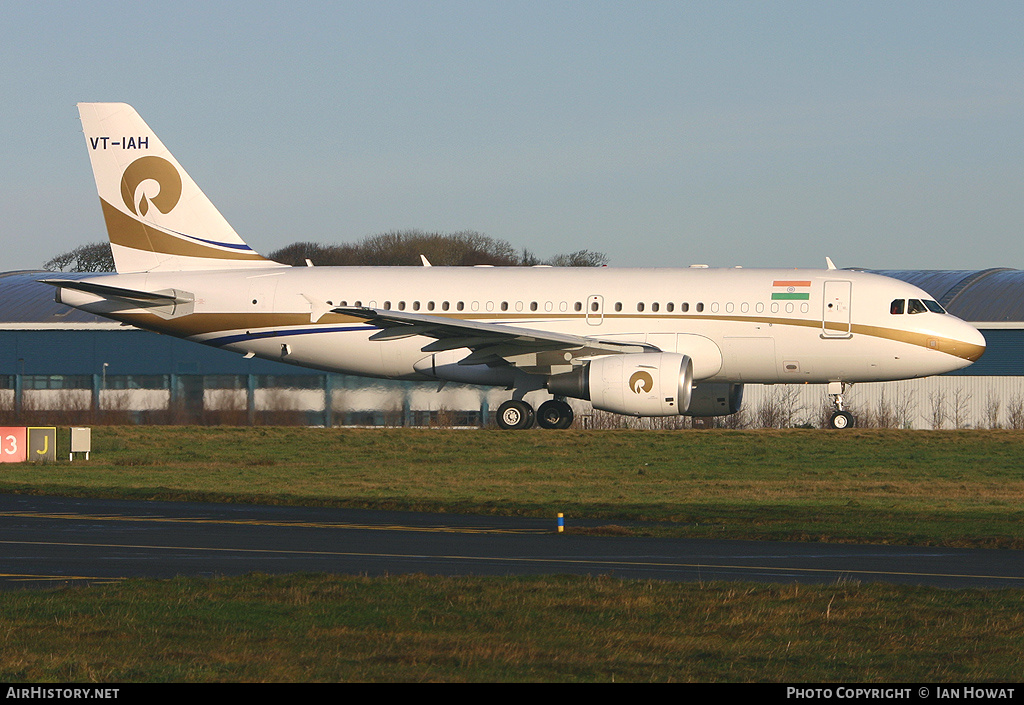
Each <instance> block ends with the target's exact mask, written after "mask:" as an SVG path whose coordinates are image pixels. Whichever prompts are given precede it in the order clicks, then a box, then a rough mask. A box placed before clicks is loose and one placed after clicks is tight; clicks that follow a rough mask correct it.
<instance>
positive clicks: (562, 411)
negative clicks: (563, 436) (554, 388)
mask: <svg viewBox="0 0 1024 705" xmlns="http://www.w3.org/2000/svg"><path fill="white" fill-rule="evenodd" d="M573 418H575V415H574V414H573V411H572V407H571V406H569V405H568V404H567V403H566V402H564V401H559V400H558V399H548V400H547V401H546V402H544V403H543V404H541V405H540V408H538V409H537V423H538V424H539V425H540V427H541V428H558V429H561V428H569V427H570V426H572V420H573Z"/></svg>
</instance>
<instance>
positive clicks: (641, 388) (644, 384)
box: [629, 370, 654, 394]
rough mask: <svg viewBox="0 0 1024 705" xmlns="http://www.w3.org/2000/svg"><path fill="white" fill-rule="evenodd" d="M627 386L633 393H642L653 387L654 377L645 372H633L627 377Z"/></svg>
mask: <svg viewBox="0 0 1024 705" xmlns="http://www.w3.org/2000/svg"><path fill="white" fill-rule="evenodd" d="M629 388H630V389H632V390H633V393H634V394H643V393H645V392H649V391H651V390H652V389H654V378H653V377H651V375H650V374H649V373H647V372H644V371H643V370H640V371H639V372H634V373H633V375H632V376H631V377H630V378H629Z"/></svg>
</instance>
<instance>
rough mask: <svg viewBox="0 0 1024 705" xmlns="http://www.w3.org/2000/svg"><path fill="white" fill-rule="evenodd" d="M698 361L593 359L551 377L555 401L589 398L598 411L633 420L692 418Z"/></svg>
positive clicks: (672, 356)
mask: <svg viewBox="0 0 1024 705" xmlns="http://www.w3.org/2000/svg"><path fill="white" fill-rule="evenodd" d="M692 387H693V362H692V361H691V360H690V357H689V356H688V355H680V354H679V353H631V354H628V355H608V356H607V357H599V358H597V359H594V360H591V361H590V362H588V363H587V364H585V365H583V366H582V367H578V368H577V369H575V370H573V371H572V372H565V373H562V374H558V375H551V376H550V377H548V381H547V388H548V391H549V392H551V393H552V394H554V395H555V396H563V397H572V398H573V399H586V400H588V401H590V403H591V404H593V405H594V408H595V409H601V410H603V411H612V412H614V413H616V414H629V415H632V416H676V415H679V414H685V413H687V409H688V408H689V406H690V394H691V388H692Z"/></svg>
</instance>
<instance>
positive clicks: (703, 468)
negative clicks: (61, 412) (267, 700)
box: [0, 427, 1024, 683]
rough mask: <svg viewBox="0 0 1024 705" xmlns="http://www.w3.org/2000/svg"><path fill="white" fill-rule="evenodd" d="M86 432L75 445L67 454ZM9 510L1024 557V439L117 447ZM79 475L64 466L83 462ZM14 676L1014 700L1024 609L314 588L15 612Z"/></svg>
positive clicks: (382, 438)
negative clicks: (478, 523) (330, 518)
mask: <svg viewBox="0 0 1024 705" xmlns="http://www.w3.org/2000/svg"><path fill="white" fill-rule="evenodd" d="M65 433H66V432H65ZM93 438H94V443H93V445H94V453H93V456H92V459H91V460H90V461H88V462H84V461H75V462H74V463H67V462H66V461H65V462H60V463H57V464H55V465H46V466H27V465H16V466H15V465H11V466H0V468H2V470H0V491H7V492H9V491H18V492H37V493H53V494H66V495H68V494H79V495H102V496H108V497H133V498H140V497H152V498H160V499H193V500H219V501H229V502H265V503H291V504H308V505H314V504H318V505H331V506H340V505H345V506H360V507H382V508H383V507H387V508H399V509H417V510H430V511H448V512H454V511H458V512H483V513H501V514H529V515H539V516H554V513H555V512H559V511H562V512H565V513H566V514H567V516H568V517H569V518H570V521H569V526H570V530H572V519H573V518H587V519H594V520H598V521H599V522H606V523H608V524H622V525H630V526H632V524H631V522H643V524H642V525H640V526H639V527H634V528H633V530H634V531H644V532H652V533H663V534H674V535H684V536H709V535H713V536H716V537H730V538H788V539H800V540H830V541H873V542H891V543H905V544H932V545H935V544H943V545H957V546H986V547H1016V548H1021V547H1022V546H1024V521H1022V519H1024V511H1022V509H1024V508H1022V503H1024V470H1022V466H1024V463H1021V458H1022V457H1024V454H1022V451H1024V433H1020V432H1011V431H958V432H952V431H950V432H906V431H899V432H897V431H866V430H865V431H851V432H845V433H825V432H821V431H750V432H736V431H684V432H643V431H641V432H637V431H601V432H591V433H587V432H558V433H556V432H522V433H507V432H491V431H444V430H436V431H434V430H401V429H395V430H355V429H353V430H337V429H335V430H330V429H300V428H223V427H211V428H168V427H159V428H154V427H97V428H95V429H94V431H93ZM64 457H65V458H66V453H65V455H64ZM0 625H2V626H3V629H0V679H3V680H5V681H7V682H42V681H59V682H90V681H91V682H151V681H228V682H240V681H291V682H296V681H338V680H345V681H470V682H473V681H477V682H479V681H502V682H516V681H535V682H536V681H544V682H555V681H559V682H564V681H588V682H594V681H603V682H609V681H631V682H636V681H679V682H682V681H700V682H709V681H764V682H771V681H776V682H833V683H838V682H846V683H855V682H856V683H868V682H887V683H894V682H929V683H932V682H983V681H984V682H995V681H1004V682H1014V681H1019V679H1020V673H1021V671H1022V665H1024V591H1022V590H962V591H952V590H940V589H932V588H915V587H906V586H894V585H883V584H877V585H875V584H870V585H868V584H864V585H862V584H857V583H841V584H836V585H828V586H798V585H795V584H794V585H750V584H742V583H706V584H698V583H692V584H676V583H659V582H646V581H623V580H618V579H610V578H577V577H569V576H548V577H537V578H534V577H530V578H506V579H496V578H436V577H427V576H399V577H394V576H393V577H386V578H367V577H358V576H353V577H345V576H324V575H296V576H282V577H268V576H258V575H257V576H246V577H242V578H230V579H217V580H199V579H190V578H179V579H175V580H171V581H126V582H122V583H118V584H112V585H97V586H91V587H78V588H68V589H63V590H55V591H25V592H8V593H2V594H0Z"/></svg>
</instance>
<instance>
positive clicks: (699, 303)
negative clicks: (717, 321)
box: [697, 302, 704, 313]
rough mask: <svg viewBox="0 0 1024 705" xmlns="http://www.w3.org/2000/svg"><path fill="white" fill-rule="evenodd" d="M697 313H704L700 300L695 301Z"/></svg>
mask: <svg viewBox="0 0 1024 705" xmlns="http://www.w3.org/2000/svg"><path fill="white" fill-rule="evenodd" d="M697 313H704V304H703V303H701V302H698V303H697Z"/></svg>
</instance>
